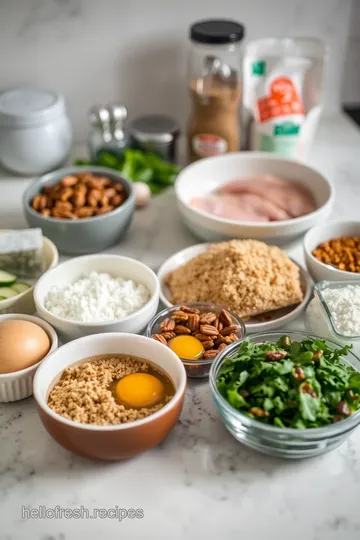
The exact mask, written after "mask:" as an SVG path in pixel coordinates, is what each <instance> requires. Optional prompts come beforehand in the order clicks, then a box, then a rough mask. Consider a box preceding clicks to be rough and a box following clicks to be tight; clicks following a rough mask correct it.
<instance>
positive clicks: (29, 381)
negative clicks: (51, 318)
mask: <svg viewBox="0 0 360 540" xmlns="http://www.w3.org/2000/svg"><path fill="white" fill-rule="evenodd" d="M9 319H20V320H23V321H30V322H32V323H34V324H37V325H38V326H41V328H42V329H43V330H45V332H46V333H47V335H48V336H49V339H50V343H51V346H50V350H49V352H48V354H47V355H46V356H48V355H49V354H50V353H52V352H53V351H55V349H57V347H58V337H57V334H56V332H55V330H54V329H53V328H52V326H50V324H48V323H47V322H45V321H43V320H42V319H39V317H33V316H32V315H22V314H21V313H11V314H6V315H0V323H1V322H3V321H6V320H9ZM46 356H44V358H46ZM44 358H43V360H44ZM41 362H42V360H40V362H37V364H34V365H33V366H29V367H27V368H25V369H21V370H20V371H15V372H14V373H0V403H9V402H10V401H18V400H19V399H24V398H27V397H29V396H31V395H32V393H33V380H34V375H35V372H36V370H37V368H38V367H39V365H40V364H41Z"/></svg>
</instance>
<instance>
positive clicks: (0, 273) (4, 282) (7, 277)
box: [0, 270, 16, 287]
mask: <svg viewBox="0 0 360 540" xmlns="http://www.w3.org/2000/svg"><path fill="white" fill-rule="evenodd" d="M15 281H16V276H14V275H13V274H9V273H8V272H4V270H0V287H10V285H12V284H13V283H15Z"/></svg>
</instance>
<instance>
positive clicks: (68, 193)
mask: <svg viewBox="0 0 360 540" xmlns="http://www.w3.org/2000/svg"><path fill="white" fill-rule="evenodd" d="M73 193H74V190H73V189H72V188H71V187H68V188H65V189H63V190H62V191H61V193H60V197H59V198H60V201H63V202H65V201H68V200H69V199H70V198H71V197H72V196H73Z"/></svg>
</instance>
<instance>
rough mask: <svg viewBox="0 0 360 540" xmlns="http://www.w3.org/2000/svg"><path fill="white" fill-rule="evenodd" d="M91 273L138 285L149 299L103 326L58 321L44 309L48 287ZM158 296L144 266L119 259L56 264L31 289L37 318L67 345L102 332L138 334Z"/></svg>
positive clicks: (155, 281)
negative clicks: (139, 284) (43, 320)
mask: <svg viewBox="0 0 360 540" xmlns="http://www.w3.org/2000/svg"><path fill="white" fill-rule="evenodd" d="M92 271H96V272H106V273H108V274H110V275H111V276H113V277H123V278H127V279H132V280H134V281H135V282H138V283H142V284H143V285H145V286H146V287H147V288H148V289H149V291H150V294H151V298H150V300H149V302H148V303H147V304H146V305H145V306H143V307H142V308H141V309H139V310H138V311H136V312H135V313H132V314H131V315H128V316H126V317H123V318H121V319H116V320H114V321H105V322H102V321H99V322H92V323H84V322H75V321H71V320H68V319H63V318H61V317H58V316H56V315H54V314H53V313H50V311H48V310H47V309H46V308H45V299H46V296H47V294H48V291H49V289H50V288H51V287H53V286H54V285H60V284H69V283H72V282H74V281H75V280H77V279H79V278H80V277H84V276H86V275H88V274H90V272H92ZM159 292H160V285H159V280H158V279H157V277H156V275H155V274H154V272H153V271H152V270H151V269H150V268H149V267H148V266H146V265H145V264H143V263H141V262H139V261H136V260H135V259H130V258H128V257H122V256H120V255H85V256H83V257H75V258H74V259H70V260H69V261H66V262H64V263H62V264H59V265H58V266H57V267H56V268H53V269H52V270H50V271H49V272H46V273H45V274H44V275H43V276H41V278H40V279H39V281H38V282H37V284H36V285H35V288H34V300H35V305H36V310H37V312H38V314H39V315H40V316H41V317H42V318H43V319H45V320H46V321H48V322H49V323H50V324H51V325H52V326H53V327H54V328H56V330H57V331H58V333H59V336H60V337H61V339H62V341H69V340H71V339H76V338H79V337H82V336H86V335H89V334H99V333H102V332H130V333H134V334H137V333H140V332H142V331H143V330H144V329H145V328H146V326H147V324H148V323H149V321H150V320H151V319H152V318H153V316H154V315H155V313H156V310H157V308H158V304H159Z"/></svg>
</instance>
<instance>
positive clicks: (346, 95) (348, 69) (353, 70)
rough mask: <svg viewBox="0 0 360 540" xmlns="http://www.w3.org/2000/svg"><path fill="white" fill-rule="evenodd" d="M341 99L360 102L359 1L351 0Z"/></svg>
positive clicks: (347, 101)
mask: <svg viewBox="0 0 360 540" xmlns="http://www.w3.org/2000/svg"><path fill="white" fill-rule="evenodd" d="M342 100H343V102H344V103H349V104H352V103H354V104H357V105H358V106H359V104H360V1H359V0H353V6H352V11H351V16H350V28H349V39H348V44H347V51H346V61H345V68H344V77H343V91H342Z"/></svg>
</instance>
